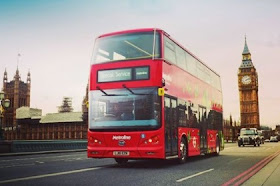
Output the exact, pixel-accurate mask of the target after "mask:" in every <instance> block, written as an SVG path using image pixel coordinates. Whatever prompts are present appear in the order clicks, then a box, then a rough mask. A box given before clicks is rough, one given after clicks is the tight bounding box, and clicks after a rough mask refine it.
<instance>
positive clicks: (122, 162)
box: [115, 158, 128, 165]
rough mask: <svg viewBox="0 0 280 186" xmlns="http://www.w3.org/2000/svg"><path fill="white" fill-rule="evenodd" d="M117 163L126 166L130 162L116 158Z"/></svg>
mask: <svg viewBox="0 0 280 186" xmlns="http://www.w3.org/2000/svg"><path fill="white" fill-rule="evenodd" d="M115 161H116V162H117V163H118V164H119V165H125V164H126V163H127V162H128V159H125V158H115Z"/></svg>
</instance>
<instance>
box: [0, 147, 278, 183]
mask: <svg viewBox="0 0 280 186" xmlns="http://www.w3.org/2000/svg"><path fill="white" fill-rule="evenodd" d="M276 152H280V143H265V144H264V145H261V147H253V146H245V147H237V144H236V143H234V144H230V143H229V144H226V148H225V150H223V151H222V152H221V154H220V156H199V157H192V158H189V159H188V161H187V162H186V163H185V164H178V163H177V161H176V160H131V161H129V162H128V164H127V165H126V166H124V167H120V166H118V165H117V164H116V163H115V161H114V160H113V159H88V158H87V156H86V152H73V153H59V154H56V153H55V154H41V155H25V156H10V157H0V184H4V185H36V186H37V185H40V186H42V185H114V186H115V185H145V186H147V185H153V186H154V185H200V186H201V185H207V186H209V185H222V184H224V183H231V182H229V181H230V180H232V179H233V178H234V177H237V176H238V175H239V179H241V178H243V177H244V176H246V175H248V174H249V173H250V171H249V172H248V170H251V171H252V170H254V169H256V167H254V165H256V164H260V162H263V161H262V160H264V159H265V158H267V157H272V155H273V154H274V153H276ZM252 167H253V168H252ZM250 168H251V169H250ZM245 171H247V172H245ZM242 173H243V174H242ZM240 175H241V176H240Z"/></svg>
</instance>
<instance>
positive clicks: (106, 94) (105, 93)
mask: <svg viewBox="0 0 280 186" xmlns="http://www.w3.org/2000/svg"><path fill="white" fill-rule="evenodd" d="M96 89H98V90H100V91H101V92H102V93H103V94H104V95H102V96H128V95H127V94H108V93H107V92H105V91H104V90H103V89H101V88H100V87H99V86H96Z"/></svg>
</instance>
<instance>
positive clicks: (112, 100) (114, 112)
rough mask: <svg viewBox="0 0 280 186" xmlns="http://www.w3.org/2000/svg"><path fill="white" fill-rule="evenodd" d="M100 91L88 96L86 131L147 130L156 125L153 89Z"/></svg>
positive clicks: (156, 103)
mask: <svg viewBox="0 0 280 186" xmlns="http://www.w3.org/2000/svg"><path fill="white" fill-rule="evenodd" d="M131 90H133V93H134V94H132V93H130V92H128V91H127V90H126V89H117V90H106V94H107V95H105V94H104V93H103V92H102V91H100V90H95V91H92V92H91V93H90V116H89V119H90V120H89V128H90V129H105V130H106V129H120V128H122V129H137V128H138V129H143V128H147V129H151V128H158V127H159V125H160V97H159V96H158V95H157V89H156V88H144V89H131Z"/></svg>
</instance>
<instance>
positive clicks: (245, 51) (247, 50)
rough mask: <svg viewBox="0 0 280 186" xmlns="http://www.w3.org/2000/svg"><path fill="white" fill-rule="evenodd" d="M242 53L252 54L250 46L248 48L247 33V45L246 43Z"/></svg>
mask: <svg viewBox="0 0 280 186" xmlns="http://www.w3.org/2000/svg"><path fill="white" fill-rule="evenodd" d="M242 54H250V51H249V48H248V46H247V39H246V35H245V45H244V50H243V52H242Z"/></svg>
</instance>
